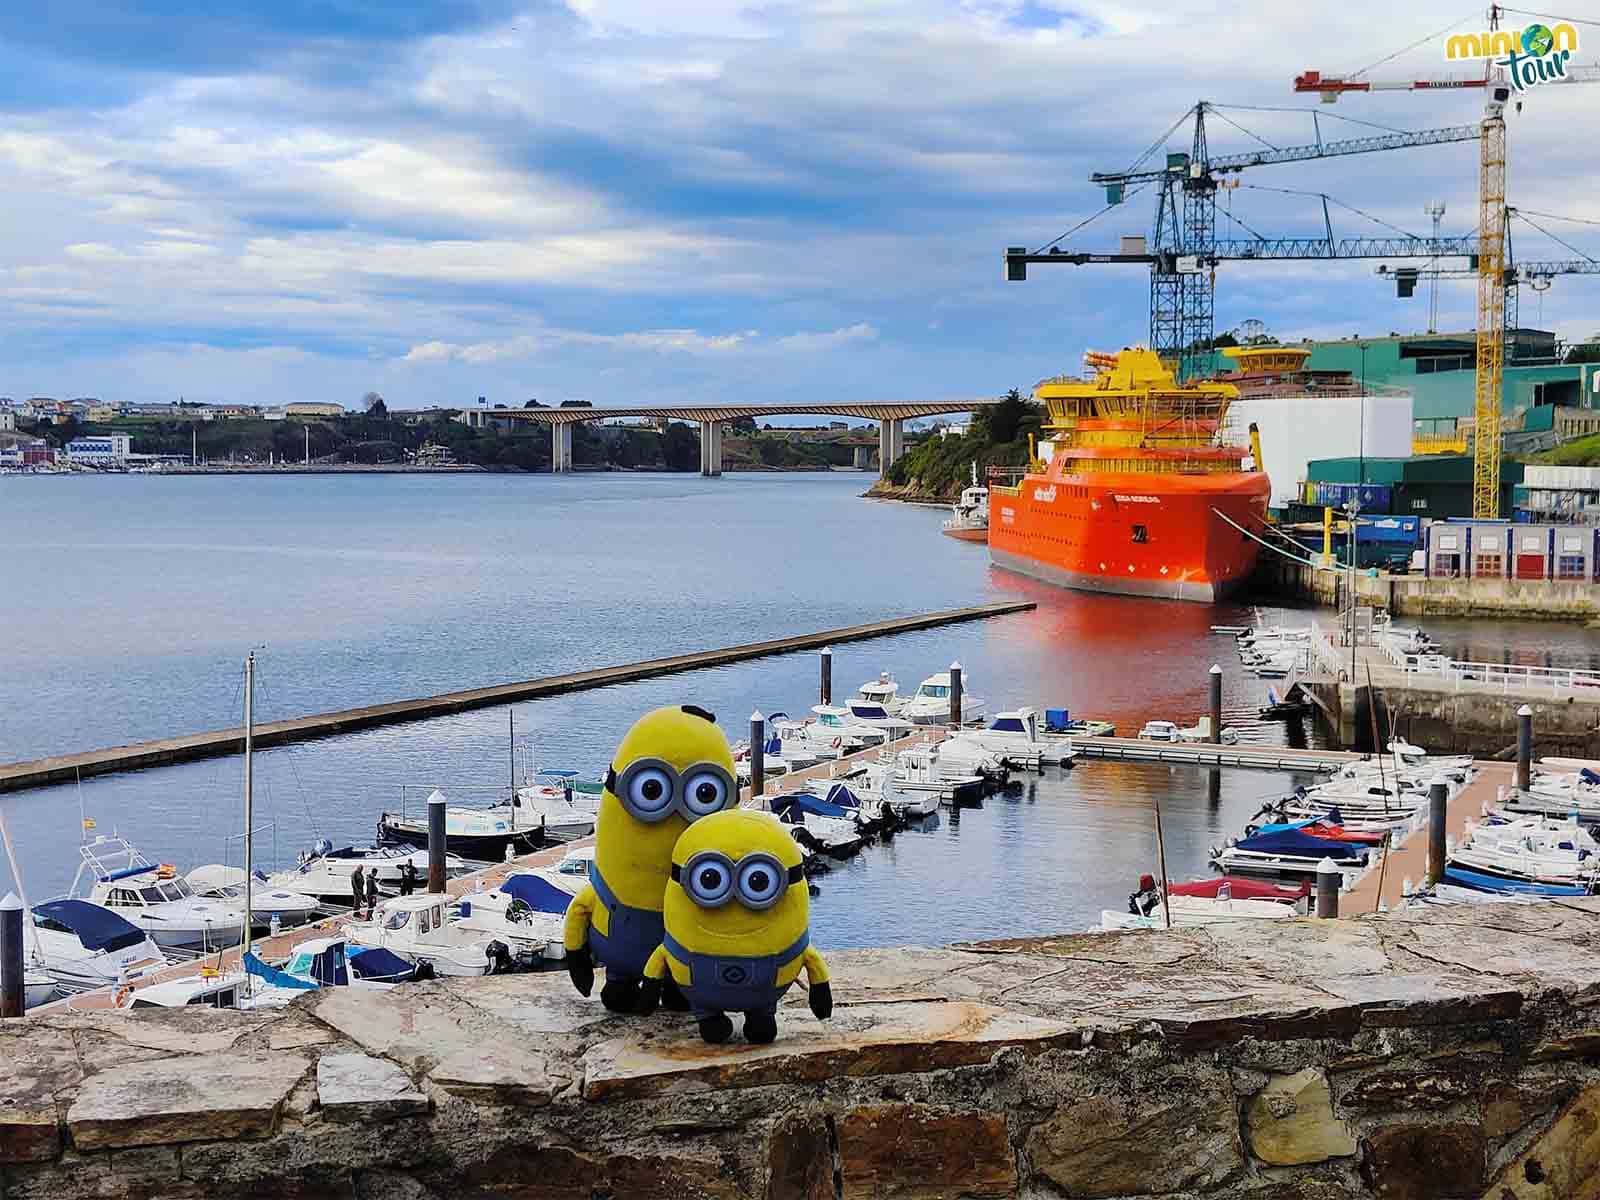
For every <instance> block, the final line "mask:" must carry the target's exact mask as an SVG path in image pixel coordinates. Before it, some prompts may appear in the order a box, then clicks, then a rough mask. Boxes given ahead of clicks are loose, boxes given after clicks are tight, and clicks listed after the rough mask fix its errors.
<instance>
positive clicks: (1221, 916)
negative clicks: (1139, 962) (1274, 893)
mask: <svg viewBox="0 0 1600 1200" xmlns="http://www.w3.org/2000/svg"><path fill="white" fill-rule="evenodd" d="M1166 903H1167V904H1169V905H1171V908H1172V928H1174V929H1178V928H1192V927H1194V926H1197V925H1215V924H1218V923H1219V922H1222V921H1260V920H1271V921H1281V920H1290V919H1293V918H1294V917H1298V916H1304V915H1305V914H1304V913H1301V912H1299V911H1297V910H1296V908H1295V906H1294V905H1292V904H1284V903H1282V902H1280V901H1277V900H1225V899H1221V898H1218V899H1215V900H1213V899H1211V898H1210V897H1206V896H1168V897H1167V899H1166ZM1166 927H1167V917H1166V913H1165V912H1164V911H1163V909H1162V905H1161V903H1160V902H1158V903H1157V904H1156V907H1155V909H1154V911H1152V912H1151V913H1149V914H1148V915H1142V916H1141V915H1136V914H1134V913H1131V912H1127V911H1122V912H1118V911H1116V910H1115V909H1109V908H1107V909H1102V910H1101V912H1100V928H1101V929H1103V930H1115V929H1165V928H1166Z"/></svg>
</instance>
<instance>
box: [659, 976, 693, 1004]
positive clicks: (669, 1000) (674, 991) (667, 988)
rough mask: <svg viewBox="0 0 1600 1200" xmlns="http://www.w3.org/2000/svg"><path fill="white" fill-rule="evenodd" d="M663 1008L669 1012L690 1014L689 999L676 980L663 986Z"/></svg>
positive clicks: (665, 982)
mask: <svg viewBox="0 0 1600 1200" xmlns="http://www.w3.org/2000/svg"><path fill="white" fill-rule="evenodd" d="M661 1007H662V1008H663V1009H665V1010H666V1011H667V1012H688V1011H689V997H687V996H685V995H684V994H683V992H682V991H681V990H680V989H679V987H678V985H677V983H676V982H675V981H674V980H671V979H667V980H664V981H663V982H662V984H661Z"/></svg>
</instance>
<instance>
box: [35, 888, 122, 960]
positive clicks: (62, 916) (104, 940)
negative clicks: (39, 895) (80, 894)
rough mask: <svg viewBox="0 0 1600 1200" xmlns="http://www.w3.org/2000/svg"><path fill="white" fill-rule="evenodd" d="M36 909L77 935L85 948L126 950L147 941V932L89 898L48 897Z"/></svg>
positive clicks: (90, 949) (37, 912)
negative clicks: (145, 936) (57, 898)
mask: <svg viewBox="0 0 1600 1200" xmlns="http://www.w3.org/2000/svg"><path fill="white" fill-rule="evenodd" d="M33 911H34V912H35V913H36V914H37V915H38V916H41V917H43V918H45V920H47V921H52V922H54V923H55V924H57V925H60V926H62V927H64V928H66V929H70V930H71V931H72V932H73V933H75V934H77V936H78V941H79V942H81V943H82V944H83V948H84V949H85V950H89V951H99V950H124V949H126V948H127V947H129V946H137V945H138V944H139V943H140V942H142V941H144V931H143V930H142V929H140V928H139V927H138V926H137V925H135V924H133V922H131V921H127V920H124V919H123V918H122V917H121V916H119V915H118V914H116V913H114V912H112V911H111V910H110V909H109V908H103V907H101V906H100V905H98V904H91V903H89V901H87V900H48V901H46V902H45V903H43V904H35V905H34V906H33Z"/></svg>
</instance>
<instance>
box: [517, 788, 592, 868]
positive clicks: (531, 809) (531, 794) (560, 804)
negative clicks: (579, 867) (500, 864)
mask: <svg viewBox="0 0 1600 1200" xmlns="http://www.w3.org/2000/svg"><path fill="white" fill-rule="evenodd" d="M574 795H575V789H574V787H573V784H572V779H571V777H567V776H555V775H541V776H537V777H535V779H534V781H533V782H532V783H530V784H526V785H524V786H523V787H519V788H518V789H517V802H518V804H519V805H520V807H521V810H522V813H523V814H524V819H525V820H527V821H529V822H531V823H533V824H535V825H537V826H538V827H539V829H540V831H541V832H542V833H543V835H544V840H545V841H546V842H574V841H577V840H578V839H579V838H581V837H588V836H589V835H590V834H591V833H593V832H594V826H595V821H596V820H597V819H598V814H599V808H598V806H597V807H596V808H593V809H587V808H579V807H578V806H577V805H576V804H575V803H573V796H574ZM500 857H501V858H502V859H503V858H504V857H505V854H504V853H503V852H502V853H501V856H500Z"/></svg>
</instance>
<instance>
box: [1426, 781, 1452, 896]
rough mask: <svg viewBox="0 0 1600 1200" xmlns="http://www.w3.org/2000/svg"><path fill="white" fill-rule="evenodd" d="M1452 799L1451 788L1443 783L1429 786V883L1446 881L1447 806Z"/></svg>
mask: <svg viewBox="0 0 1600 1200" xmlns="http://www.w3.org/2000/svg"><path fill="white" fill-rule="evenodd" d="M1449 799H1450V787H1449V785H1448V784H1443V783H1430V784H1429V785H1428V882H1429V883H1430V884H1433V883H1439V882H1441V881H1442V880H1443V879H1444V858H1445V836H1444V835H1445V829H1444V823H1445V806H1446V804H1447V803H1448V802H1449Z"/></svg>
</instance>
